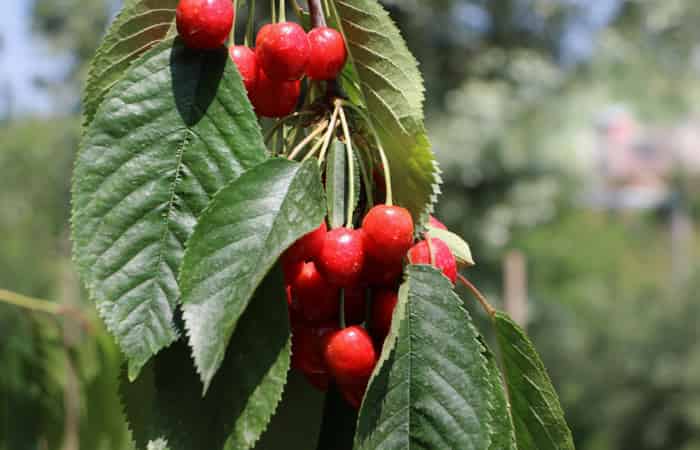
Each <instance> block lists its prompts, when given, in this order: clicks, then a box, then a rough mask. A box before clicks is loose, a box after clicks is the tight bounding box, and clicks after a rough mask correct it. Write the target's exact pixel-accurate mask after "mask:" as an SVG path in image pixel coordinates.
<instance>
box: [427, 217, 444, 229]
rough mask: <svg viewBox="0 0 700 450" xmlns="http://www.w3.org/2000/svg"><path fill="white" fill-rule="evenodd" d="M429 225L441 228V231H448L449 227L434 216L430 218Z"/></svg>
mask: <svg viewBox="0 0 700 450" xmlns="http://www.w3.org/2000/svg"><path fill="white" fill-rule="evenodd" d="M428 223H429V224H430V226H431V227H433V228H439V229H441V230H445V231H447V227H446V226H445V224H444V223H442V222H440V221H439V220H437V219H436V218H435V217H434V216H430V221H429V222H428Z"/></svg>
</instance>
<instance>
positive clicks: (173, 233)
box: [72, 40, 266, 379]
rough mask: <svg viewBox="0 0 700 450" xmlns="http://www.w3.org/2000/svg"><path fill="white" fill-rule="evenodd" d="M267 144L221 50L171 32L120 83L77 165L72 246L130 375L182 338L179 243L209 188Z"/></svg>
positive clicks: (255, 159) (258, 156)
mask: <svg viewBox="0 0 700 450" xmlns="http://www.w3.org/2000/svg"><path fill="white" fill-rule="evenodd" d="M265 158H266V151H265V148H264V145H263V142H262V136H261V133H260V129H259V126H258V123H257V119H256V117H255V114H254V113H253V111H252V108H251V107H250V103H249V102H248V99H247V95H246V92H245V88H244V87H243V84H242V82H241V80H240V76H239V75H238V72H237V71H236V69H235V68H234V65H233V63H231V62H230V58H228V55H227V52H226V50H225V49H224V48H223V47H222V49H221V50H220V51H212V52H194V51H190V50H187V49H186V48H185V47H184V46H183V45H181V44H180V43H179V41H177V40H176V41H175V43H174V44H173V43H172V42H171V41H166V42H163V43H161V44H160V45H158V46H157V47H156V48H154V49H153V50H151V51H149V52H148V53H147V54H146V55H144V57H143V59H142V62H141V63H140V64H138V65H135V66H134V67H132V68H131V69H130V70H129V72H128V73H127V74H126V75H125V76H124V78H123V79H122V80H121V81H120V82H119V83H117V84H116V85H115V87H114V88H113V89H112V90H111V91H110V93H109V94H108V95H107V97H106V98H105V101H104V103H103V104H102V106H101V107H100V108H99V110H98V112H97V115H96V116H95V120H94V121H93V122H92V124H91V126H90V128H89V129H88V130H87V133H86V135H85V137H84V140H83V143H82V149H81V151H80V152H79V154H78V158H77V163H76V166H75V171H74V176H73V217H72V224H73V230H72V231H73V241H74V246H73V249H74V256H75V259H76V261H77V263H78V266H79V270H80V272H81V275H82V277H83V280H84V281H85V283H86V285H87V287H88V290H89V291H90V294H91V297H92V299H93V300H94V301H95V302H96V303H97V308H98V310H99V312H100V315H101V316H102V318H103V319H104V320H105V322H106V324H107V327H108V329H109V330H110V332H111V333H113V334H114V335H115V336H116V338H117V342H118V343H119V345H120V347H121V349H122V350H123V351H124V353H125V354H126V356H127V358H128V360H129V376H130V377H131V378H132V379H133V378H135V377H136V375H137V374H138V371H139V370H140V368H141V367H142V366H143V364H145V363H146V361H148V359H149V358H150V357H151V356H152V355H154V354H155V353H157V352H158V351H159V350H160V349H162V348H163V347H165V346H167V345H169V344H170V343H172V342H173V341H175V340H176V339H177V336H178V333H177V331H176V329H175V327H174V325H173V323H172V317H173V311H174V308H175V305H176V302H177V300H178V298H179V297H180V290H179V288H178V285H177V282H176V280H177V273H178V268H179V266H180V263H181V259H182V255H183V251H184V244H185V242H186V241H187V239H188V238H189V236H190V234H191V233H192V230H193V228H194V225H195V223H196V219H197V216H198V215H199V213H200V212H201V211H202V210H203V209H204V208H205V206H206V205H207V204H208V202H209V200H210V198H211V196H213V194H214V193H215V192H216V191H218V190H219V189H220V188H221V187H223V186H224V185H225V184H226V183H228V182H229V181H230V180H232V179H234V178H236V177H237V176H238V175H239V174H240V173H242V172H243V171H244V170H245V169H247V168H249V167H252V166H253V165H255V164H257V163H259V162H261V161H263V160H264V159H265Z"/></svg>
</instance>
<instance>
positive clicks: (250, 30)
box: [245, 0, 255, 47]
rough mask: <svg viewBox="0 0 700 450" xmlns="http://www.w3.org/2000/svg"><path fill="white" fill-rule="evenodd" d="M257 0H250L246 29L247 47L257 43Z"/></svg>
mask: <svg viewBox="0 0 700 450" xmlns="http://www.w3.org/2000/svg"><path fill="white" fill-rule="evenodd" d="M254 34H255V0H248V23H247V24H246V29H245V45H246V47H252V46H253V42H254V41H255V36H254Z"/></svg>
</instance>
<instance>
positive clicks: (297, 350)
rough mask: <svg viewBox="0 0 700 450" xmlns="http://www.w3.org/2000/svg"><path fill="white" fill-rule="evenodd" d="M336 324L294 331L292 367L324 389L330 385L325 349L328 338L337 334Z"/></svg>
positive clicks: (325, 324)
mask: <svg viewBox="0 0 700 450" xmlns="http://www.w3.org/2000/svg"><path fill="white" fill-rule="evenodd" d="M337 331H338V327H337V325H336V324H335V323H331V322H328V323H324V324H321V325H319V326H297V327H295V328H293V330H292V361H291V363H292V367H293V368H294V369H296V370H298V371H300V372H302V373H303V374H304V375H306V376H307V379H309V378H310V379H309V382H310V383H311V384H312V385H314V386H316V387H319V389H322V388H323V385H324V378H325V385H326V386H325V388H326V389H327V385H328V367H327V366H326V362H325V359H324V353H323V349H324V347H325V343H326V342H327V340H328V337H329V336H330V335H331V334H333V333H335V332H337Z"/></svg>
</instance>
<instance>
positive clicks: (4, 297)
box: [0, 289, 90, 329]
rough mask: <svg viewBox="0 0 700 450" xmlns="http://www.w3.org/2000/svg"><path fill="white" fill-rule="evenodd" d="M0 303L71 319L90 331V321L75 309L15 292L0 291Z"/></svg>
mask: <svg viewBox="0 0 700 450" xmlns="http://www.w3.org/2000/svg"><path fill="white" fill-rule="evenodd" d="M0 302H1V303H5V304H8V305H12V306H16V307H18V308H23V309H28V310H30V311H35V312H41V313H45V314H50V315H53V316H64V317H71V318H73V319H74V320H76V321H77V322H80V323H81V324H82V325H83V327H84V328H85V329H90V321H89V320H87V318H85V316H83V314H82V313H81V312H80V311H78V310H77V309H76V308H72V307H69V306H67V305H61V304H59V303H54V302H50V301H48V300H43V299H39V298H33V297H28V296H26V295H22V294H18V293H16V292H12V291H8V290H5V289H0Z"/></svg>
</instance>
